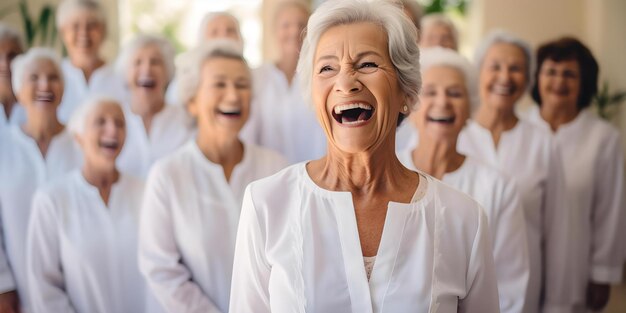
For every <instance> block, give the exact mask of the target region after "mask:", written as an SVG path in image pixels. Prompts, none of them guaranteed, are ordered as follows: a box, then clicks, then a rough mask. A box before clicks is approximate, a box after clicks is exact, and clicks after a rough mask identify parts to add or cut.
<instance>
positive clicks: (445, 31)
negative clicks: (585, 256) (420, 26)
mask: <svg viewBox="0 0 626 313" xmlns="http://www.w3.org/2000/svg"><path fill="white" fill-rule="evenodd" d="M420 47H422V48H428V47H444V48H448V49H452V50H456V49H457V46H456V42H454V35H453V34H452V31H451V30H450V28H449V27H448V26H445V25H442V24H433V25H431V26H429V27H426V28H424V30H423V31H422V36H421V38H420Z"/></svg>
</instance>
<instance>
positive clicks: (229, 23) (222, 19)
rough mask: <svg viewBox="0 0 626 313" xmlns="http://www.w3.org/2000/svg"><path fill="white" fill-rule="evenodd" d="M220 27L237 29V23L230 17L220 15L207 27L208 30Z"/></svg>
mask: <svg viewBox="0 0 626 313" xmlns="http://www.w3.org/2000/svg"><path fill="white" fill-rule="evenodd" d="M220 26H225V27H236V26H237V23H235V21H234V20H233V19H232V18H231V17H230V16H226V15H220V16H216V17H215V18H213V19H211V20H210V21H209V22H208V23H207V25H206V27H207V29H212V28H215V27H220Z"/></svg>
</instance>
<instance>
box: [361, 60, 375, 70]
mask: <svg viewBox="0 0 626 313" xmlns="http://www.w3.org/2000/svg"><path fill="white" fill-rule="evenodd" d="M368 67H370V68H372V67H373V68H376V67H378V64H376V63H374V62H364V63H361V64H360V65H359V69H362V68H368Z"/></svg>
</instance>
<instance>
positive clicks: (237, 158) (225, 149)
mask: <svg viewBox="0 0 626 313" xmlns="http://www.w3.org/2000/svg"><path fill="white" fill-rule="evenodd" d="M196 144H197V145H198V148H200V151H201V152H202V154H203V155H204V156H205V157H206V158H207V159H208V160H209V161H211V162H213V163H215V164H219V165H220V166H222V168H223V170H224V176H225V177H226V181H230V177H231V174H232V172H233V170H234V169H235V166H236V165H237V164H239V163H240V162H241V161H242V160H243V153H244V151H243V150H244V147H243V143H242V142H241V141H240V140H239V138H237V137H236V136H235V137H233V136H222V135H220V134H219V133H217V132H215V131H214V130H211V129H209V130H205V129H201V128H199V129H198V136H197V137H196Z"/></svg>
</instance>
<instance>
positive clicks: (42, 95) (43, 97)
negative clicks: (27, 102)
mask: <svg viewBox="0 0 626 313" xmlns="http://www.w3.org/2000/svg"><path fill="white" fill-rule="evenodd" d="M35 101H37V102H52V101H54V94H53V93H52V92H47V91H46V92H37V93H36V94H35Z"/></svg>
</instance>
